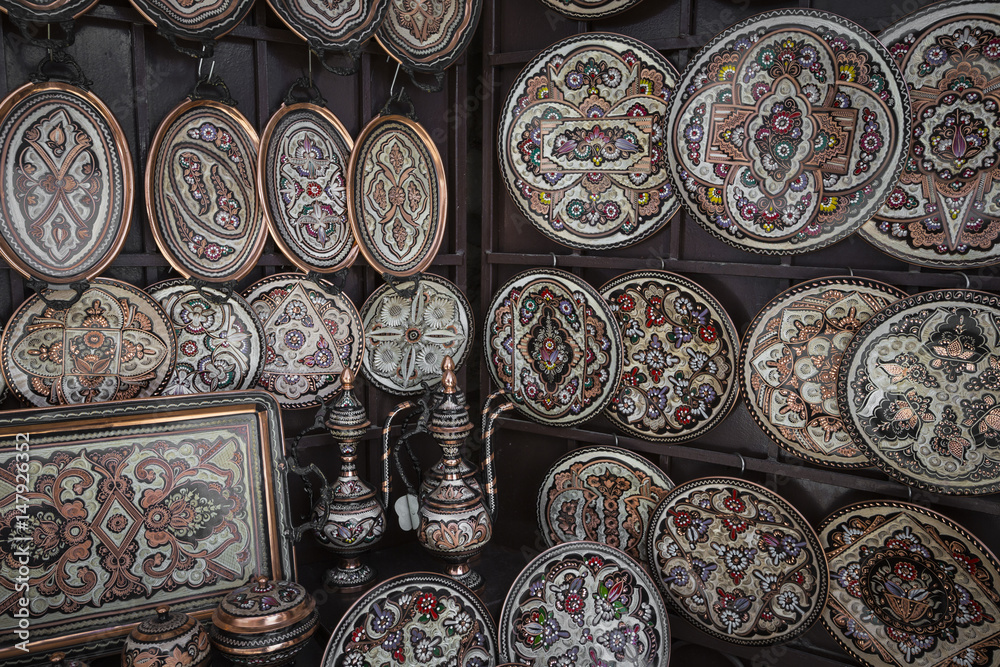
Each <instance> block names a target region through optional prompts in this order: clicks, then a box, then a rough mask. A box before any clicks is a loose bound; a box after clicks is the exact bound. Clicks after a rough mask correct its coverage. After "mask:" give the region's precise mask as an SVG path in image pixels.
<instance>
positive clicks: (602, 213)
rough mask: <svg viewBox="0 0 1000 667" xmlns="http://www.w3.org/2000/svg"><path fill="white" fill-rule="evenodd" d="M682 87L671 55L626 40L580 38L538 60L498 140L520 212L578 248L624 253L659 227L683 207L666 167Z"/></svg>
mask: <svg viewBox="0 0 1000 667" xmlns="http://www.w3.org/2000/svg"><path fill="white" fill-rule="evenodd" d="M676 85H677V71H676V70H675V69H674V67H673V65H671V64H670V62H669V61H668V60H667V59H666V58H664V57H663V56H662V55H661V54H660V53H659V52H658V51H656V50H655V49H653V48H651V47H649V46H647V45H645V44H643V43H642V42H639V41H636V40H634V39H631V38H629V37H624V36H622V35H614V34H610V33H587V34H583V35H576V36H573V37H570V38H568V39H564V40H562V41H560V42H556V43H555V44H553V45H552V46H550V47H549V48H547V49H545V50H544V51H542V52H541V53H540V54H538V55H537V56H535V58H534V59H533V60H532V61H531V62H530V63H528V64H527V65H526V66H525V68H524V69H523V70H521V73H520V75H518V77H517V81H516V82H515V83H514V85H513V87H512V88H511V90H510V93H509V94H508V95H507V101H506V102H505V103H504V107H503V114H502V116H501V121H500V130H499V139H498V142H499V147H498V153H499V160H500V168H501V171H502V173H503V177H504V183H505V184H506V185H507V192H508V193H509V194H510V196H511V198H512V199H513V200H514V203H516V204H517V207H518V208H519V209H520V210H521V213H523V214H524V216H525V217H527V218H528V220H530V221H531V223H532V224H533V225H535V227H537V228H538V230H539V231H540V232H542V233H543V234H545V235H546V236H548V237H549V238H551V239H553V240H555V241H557V242H559V243H562V244H564V245H568V246H571V247H573V248H588V249H597V250H600V249H611V248H620V247H622V246H627V245H631V244H633V243H638V242H639V241H641V240H643V239H644V238H646V237H648V236H649V235H650V234H653V233H654V232H656V231H657V230H659V229H660V228H661V227H663V225H665V224H666V223H667V222H668V221H669V220H670V218H672V217H673V215H674V214H675V213H676V212H677V209H678V208H679V206H680V204H679V203H678V197H677V192H676V190H675V189H674V186H673V184H671V182H670V175H669V165H668V164H667V159H668V147H667V144H668V143H669V140H668V133H667V124H666V118H667V103H668V102H669V101H670V99H671V97H672V96H673V93H674V89H675V86H676Z"/></svg>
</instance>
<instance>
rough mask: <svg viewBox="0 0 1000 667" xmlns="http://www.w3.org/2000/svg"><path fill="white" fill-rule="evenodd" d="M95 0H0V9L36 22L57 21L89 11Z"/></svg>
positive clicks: (95, 2) (72, 17)
mask: <svg viewBox="0 0 1000 667" xmlns="http://www.w3.org/2000/svg"><path fill="white" fill-rule="evenodd" d="M96 4H97V0H0V10H3V11H4V12H6V13H8V14H10V15H11V16H14V17H17V18H23V19H27V20H29V21H35V22H37V23H59V22H60V21H66V20H68V19H74V18H76V17H78V16H80V15H81V14H85V13H87V12H88V11H90V8H91V7H93V6H94V5H96Z"/></svg>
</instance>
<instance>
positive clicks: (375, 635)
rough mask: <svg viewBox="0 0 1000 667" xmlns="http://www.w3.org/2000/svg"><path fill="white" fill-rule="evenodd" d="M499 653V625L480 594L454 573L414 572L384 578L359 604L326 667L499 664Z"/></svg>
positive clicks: (337, 635) (333, 640) (341, 628)
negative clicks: (477, 595)
mask: <svg viewBox="0 0 1000 667" xmlns="http://www.w3.org/2000/svg"><path fill="white" fill-rule="evenodd" d="M496 655H497V630H496V626H495V625H494V624H493V619H492V618H491V617H490V614H489V612H488V611H487V610H486V607H485V605H483V603H482V602H480V601H479V598H478V597H476V594H475V593H473V592H472V591H471V590H469V589H468V588H466V587H465V586H463V585H462V584H460V583H458V582H456V581H455V580H454V579H451V578H450V577H445V576H442V575H440V574H432V573H430V572H415V573H411V574H403V575H400V576H398V577H393V578H392V579H387V580H386V581H383V582H382V583H381V584H379V585H378V586H376V587H375V588H373V589H372V590H370V591H368V592H367V593H365V595H364V596H363V597H362V598H361V599H360V600H358V601H357V602H355V603H354V605H353V606H352V607H351V608H350V609H349V610H348V611H347V613H346V614H345V615H344V617H343V618H342V619H341V620H340V623H339V624H337V628H336V629H335V630H334V631H333V635H332V636H331V637H330V643H329V644H327V646H326V651H325V653H324V654H323V662H322V667H381V666H382V665H388V664H392V665H417V664H430V665H437V664H441V665H444V664H449V665H455V666H456V667H494V665H496Z"/></svg>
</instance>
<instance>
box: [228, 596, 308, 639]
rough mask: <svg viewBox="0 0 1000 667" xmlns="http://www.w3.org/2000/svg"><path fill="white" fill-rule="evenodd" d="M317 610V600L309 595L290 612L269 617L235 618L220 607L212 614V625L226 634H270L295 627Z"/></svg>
mask: <svg viewBox="0 0 1000 667" xmlns="http://www.w3.org/2000/svg"><path fill="white" fill-rule="evenodd" d="M315 609H316V600H315V599H314V598H313V596H311V595H309V594H308V593H306V594H305V597H304V598H303V599H302V604H300V605H298V606H296V607H292V608H291V609H289V610H288V611H283V612H281V613H279V614H269V615H267V616H233V615H232V614H230V613H229V612H228V611H226V610H224V609H223V608H222V605H219V607H217V608H216V610H215V611H214V612H213V613H212V625H214V626H215V627H217V628H218V629H220V630H224V631H226V632H235V633H247V632H265V631H266V632H270V631H272V630H281V629H282V628H287V627H288V626H290V625H295V624H296V623H298V622H299V621H301V620H302V619H304V618H307V617H308V616H309V615H310V614H312V613H313V611H314V610H315Z"/></svg>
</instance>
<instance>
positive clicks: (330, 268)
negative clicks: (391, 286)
mask: <svg viewBox="0 0 1000 667" xmlns="http://www.w3.org/2000/svg"><path fill="white" fill-rule="evenodd" d="M353 147H354V142H353V141H351V135H350V134H348V133H347V130H346V129H345V128H344V126H343V124H341V122H340V121H339V120H338V119H337V117H336V116H334V115H333V113H332V112H331V111H330V110H329V109H327V108H326V107H322V106H319V105H316V104H310V103H308V102H303V103H300V104H291V105H287V106H282V107H281V108H280V109H278V111H277V112H276V113H275V114H274V115H273V116H271V120H269V121H268V122H267V127H265V128H264V132H263V133H262V134H261V139H260V151H259V153H258V155H257V188H258V191H259V192H260V194H261V199H262V200H263V202H264V214H265V216H266V218H267V227H268V229H269V230H270V231H271V236H272V237H273V238H274V240H275V242H276V243H277V244H278V247H279V248H281V252H283V253H284V254H285V256H286V257H288V259H290V260H291V261H292V263H293V264H295V266H297V267H299V268H300V269H302V270H303V271H306V272H309V271H316V272H320V273H321V272H334V271H339V270H340V269H345V268H347V267H349V266H350V265H351V264H353V263H354V259H355V258H356V257H357V256H358V246H357V244H355V242H354V234H352V233H351V225H350V223H349V222H348V220H347V163H348V161H349V160H350V159H351V149H352V148H353Z"/></svg>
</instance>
